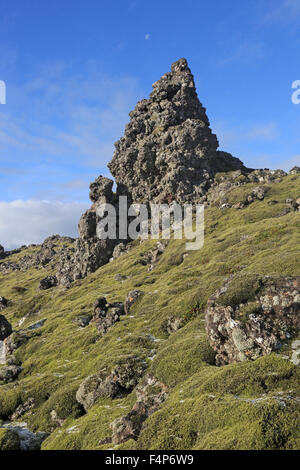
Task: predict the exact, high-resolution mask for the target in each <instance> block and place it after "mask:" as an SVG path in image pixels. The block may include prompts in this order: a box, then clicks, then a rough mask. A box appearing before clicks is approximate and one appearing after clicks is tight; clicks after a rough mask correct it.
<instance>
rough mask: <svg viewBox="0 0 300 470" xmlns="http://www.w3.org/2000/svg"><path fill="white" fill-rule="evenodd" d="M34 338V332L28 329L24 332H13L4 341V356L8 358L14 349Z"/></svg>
mask: <svg viewBox="0 0 300 470" xmlns="http://www.w3.org/2000/svg"><path fill="white" fill-rule="evenodd" d="M34 336H36V332H35V331H34V330H32V329H29V328H28V329H26V330H19V331H14V332H13V333H12V334H11V335H10V336H8V337H7V338H6V339H5V341H4V344H5V350H6V355H7V356H9V355H11V354H13V353H14V352H15V350H16V349H18V348H19V347H20V346H22V345H23V344H25V343H27V341H28V340H29V339H30V338H32V337H34Z"/></svg>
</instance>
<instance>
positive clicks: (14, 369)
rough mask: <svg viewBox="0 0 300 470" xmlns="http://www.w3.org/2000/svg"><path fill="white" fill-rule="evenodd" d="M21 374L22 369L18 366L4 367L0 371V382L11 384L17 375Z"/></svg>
mask: <svg viewBox="0 0 300 470" xmlns="http://www.w3.org/2000/svg"><path fill="white" fill-rule="evenodd" d="M21 372H22V367H19V366H15V365H13V366H6V367H2V368H1V369H0V380H2V381H3V382H5V383H8V382H13V381H14V380H15V379H16V378H17V377H18V375H19V374H20V373H21Z"/></svg>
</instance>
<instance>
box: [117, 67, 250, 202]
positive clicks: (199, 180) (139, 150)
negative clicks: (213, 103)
mask: <svg viewBox="0 0 300 470" xmlns="http://www.w3.org/2000/svg"><path fill="white" fill-rule="evenodd" d="M129 115H130V118H131V120H130V122H129V124H127V126H126V128H125V134H124V136H123V137H122V138H121V139H120V140H119V141H118V142H116V144H115V147H116V150H115V153H114V156H113V158H112V161H111V162H110V163H109V165H108V166H109V169H110V171H111V173H112V175H113V176H114V178H115V180H116V182H117V183H122V184H123V185H125V186H126V188H127V189H128V191H129V193H130V194H131V195H132V198H133V200H134V201H135V202H142V201H151V202H167V203H170V202H171V201H177V202H179V203H184V202H200V201H202V200H203V196H204V195H205V193H206V191H207V188H208V187H209V186H210V185H211V183H212V181H213V177H214V175H215V173H216V172H221V171H230V170H237V169H243V168H244V166H243V164H242V162H241V161H240V160H238V159H237V158H234V157H232V156H231V155H230V154H228V153H225V152H220V151H218V150H217V148H218V140H217V137H216V136H215V135H214V134H213V133H212V132H211V129H210V127H209V121H208V118H207V115H206V112H205V108H204V107H203V106H202V104H201V103H200V101H199V99H198V96H197V93H196V88H195V83H194V77H193V75H192V73H191V71H190V69H189V67H188V64H187V61H186V59H180V60H178V61H177V62H175V63H174V64H172V66H171V72H168V73H166V74H164V75H163V76H162V77H161V79H160V80H158V81H157V82H155V83H154V85H153V91H152V93H151V94H150V97H149V99H148V100H146V99H143V100H141V101H139V102H138V103H137V105H136V107H135V109H134V110H133V111H132V112H131V113H130V114H129Z"/></svg>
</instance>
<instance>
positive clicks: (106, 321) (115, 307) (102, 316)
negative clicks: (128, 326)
mask: <svg viewBox="0 0 300 470" xmlns="http://www.w3.org/2000/svg"><path fill="white" fill-rule="evenodd" d="M124 313H125V312H124V305H123V304H122V303H120V302H115V303H108V302H107V301H106V298H105V297H100V298H99V299H97V300H96V302H95V304H94V313H93V321H94V322H95V324H96V328H97V330H98V332H99V333H100V338H101V337H102V336H104V335H105V334H106V333H107V331H108V330H109V329H110V328H111V327H112V326H113V325H114V324H115V323H116V322H118V321H119V320H120V316H121V315H124Z"/></svg>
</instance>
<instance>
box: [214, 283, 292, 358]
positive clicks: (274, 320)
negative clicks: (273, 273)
mask: <svg viewBox="0 0 300 470" xmlns="http://www.w3.org/2000/svg"><path fill="white" fill-rule="evenodd" d="M205 321H206V332H207V335H208V339H209V342H210V344H211V346H212V348H213V349H214V350H215V351H216V353H217V354H216V363H217V364H218V365H223V364H228V363H232V362H238V361H244V360H254V359H257V358H258V357H259V356H261V355H265V354H270V353H271V352H272V351H276V350H278V349H280V348H281V346H282V345H283V343H284V342H286V341H287V340H289V339H291V338H292V337H293V336H294V335H296V334H297V333H298V332H299V330H300V277H283V276H282V277H280V276H279V277H270V276H258V275H254V274H251V275H250V274H249V275H247V276H236V277H233V278H230V279H229V280H228V281H227V282H226V284H225V285H224V286H223V287H222V288H221V289H219V290H218V291H217V292H216V293H215V295H214V296H212V297H211V298H210V299H209V301H208V306H207V309H206V315H205Z"/></svg>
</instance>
